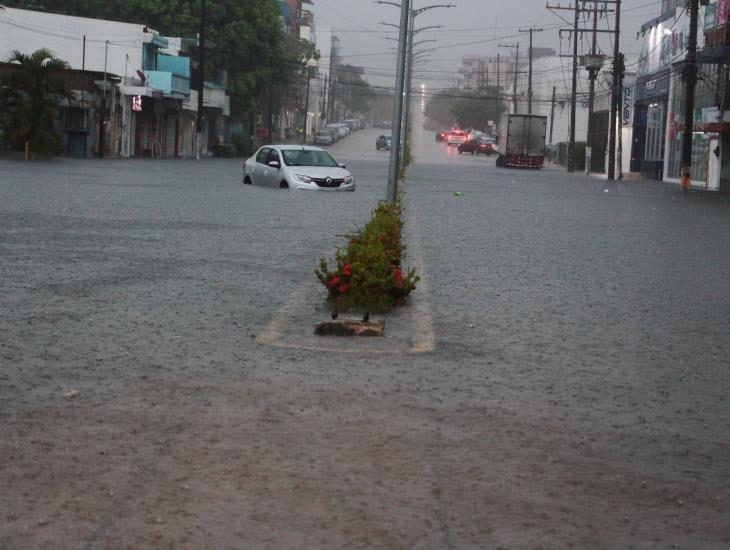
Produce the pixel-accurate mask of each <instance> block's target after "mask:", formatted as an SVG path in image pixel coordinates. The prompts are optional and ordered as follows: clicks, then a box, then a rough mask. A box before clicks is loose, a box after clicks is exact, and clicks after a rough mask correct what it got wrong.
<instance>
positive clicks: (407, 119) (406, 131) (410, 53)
mask: <svg viewBox="0 0 730 550" xmlns="http://www.w3.org/2000/svg"><path fill="white" fill-rule="evenodd" d="M410 12H411V17H410V22H409V26H408V80H407V81H406V85H405V88H406V96H405V100H404V101H403V109H404V112H403V155H404V156H405V152H406V150H407V149H408V137H409V136H408V134H409V133H410V130H409V129H408V124H409V123H410V118H411V117H410V112H411V85H412V83H413V35H414V34H416V33H415V32H413V30H414V27H413V25H414V24H415V22H416V10H410ZM391 145H392V143H391ZM404 160H405V159H404Z"/></svg>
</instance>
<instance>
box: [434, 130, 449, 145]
mask: <svg viewBox="0 0 730 550" xmlns="http://www.w3.org/2000/svg"><path fill="white" fill-rule="evenodd" d="M448 137H449V133H448V132H436V142H437V143H441V142H442V141H446V139H447V138H448Z"/></svg>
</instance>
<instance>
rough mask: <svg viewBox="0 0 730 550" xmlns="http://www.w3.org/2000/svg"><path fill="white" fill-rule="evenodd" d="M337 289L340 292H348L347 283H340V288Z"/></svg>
mask: <svg viewBox="0 0 730 550" xmlns="http://www.w3.org/2000/svg"><path fill="white" fill-rule="evenodd" d="M337 290H339V291H340V294H344V293H345V292H347V285H346V284H344V283H343V284H341V285H340V288H338V289H337Z"/></svg>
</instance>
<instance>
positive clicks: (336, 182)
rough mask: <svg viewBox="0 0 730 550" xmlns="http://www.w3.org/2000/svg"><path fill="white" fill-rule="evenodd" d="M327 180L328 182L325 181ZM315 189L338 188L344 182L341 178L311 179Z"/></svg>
mask: <svg viewBox="0 0 730 550" xmlns="http://www.w3.org/2000/svg"><path fill="white" fill-rule="evenodd" d="M328 179H329V181H327V180H328ZM312 181H313V182H314V183H316V184H317V187H339V186H340V185H342V182H343V181H345V180H343V179H342V178H337V179H335V178H312Z"/></svg>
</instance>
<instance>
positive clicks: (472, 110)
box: [451, 87, 507, 129]
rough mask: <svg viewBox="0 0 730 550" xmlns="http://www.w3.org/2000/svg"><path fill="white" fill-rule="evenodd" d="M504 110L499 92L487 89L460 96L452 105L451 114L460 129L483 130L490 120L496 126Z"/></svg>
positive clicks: (494, 89) (491, 88) (490, 88)
mask: <svg viewBox="0 0 730 550" xmlns="http://www.w3.org/2000/svg"><path fill="white" fill-rule="evenodd" d="M506 108H507V107H506V106H505V104H504V99H503V98H502V96H501V94H500V93H499V91H498V90H497V89H496V88H493V87H489V88H484V89H483V90H480V91H479V92H474V93H469V94H468V95H464V96H462V97H461V98H460V99H458V100H457V101H456V102H455V103H454V104H453V105H452V107H451V113H452V114H453V115H454V119H455V120H456V123H457V124H458V125H459V126H461V127H462V128H479V129H484V128H486V127H487V122H488V121H490V120H492V121H494V123H495V124H496V123H497V122H498V121H499V119H500V117H501V116H502V113H504V111H505V110H506Z"/></svg>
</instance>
